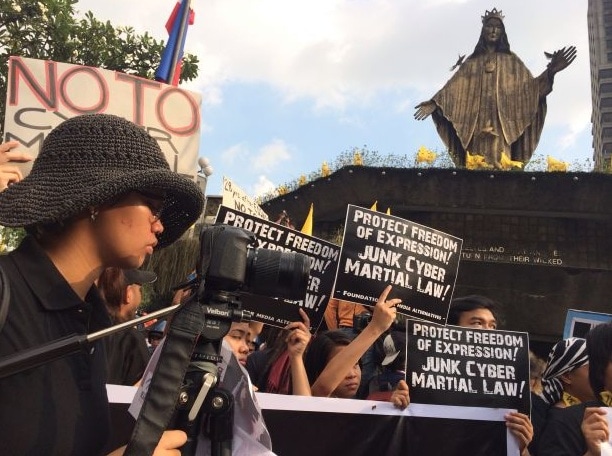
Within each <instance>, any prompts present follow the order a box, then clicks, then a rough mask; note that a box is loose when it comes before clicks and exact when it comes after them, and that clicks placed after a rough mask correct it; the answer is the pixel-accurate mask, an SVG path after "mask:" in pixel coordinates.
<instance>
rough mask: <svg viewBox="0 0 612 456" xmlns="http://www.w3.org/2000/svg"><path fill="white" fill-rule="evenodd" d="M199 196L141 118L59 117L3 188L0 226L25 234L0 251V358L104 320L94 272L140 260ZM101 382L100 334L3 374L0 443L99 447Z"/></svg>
mask: <svg viewBox="0 0 612 456" xmlns="http://www.w3.org/2000/svg"><path fill="white" fill-rule="evenodd" d="M202 206H203V195H202V194H201V191H200V190H199V188H198V186H197V185H196V184H195V182H192V181H190V180H189V179H187V178H184V177H182V176H180V175H179V174H177V173H174V172H172V171H171V170H170V167H169V165H168V163H167V161H166V159H165V158H164V155H163V153H162V152H161V150H160V148H159V145H158V144H157V142H156V141H155V139H153V138H152V137H151V136H150V135H148V134H147V133H146V132H145V131H144V130H143V129H142V128H139V127H138V126H136V125H135V124H133V123H131V122H129V121H127V120H125V119H122V118H120V117H117V116H112V115H105V114H94V115H83V116H77V117H74V118H72V119H69V120H67V121H65V122H63V123H62V124H60V125H59V126H58V127H57V128H55V129H54V130H53V131H51V132H50V133H49V135H48V136H47V138H46V139H45V141H44V143H43V145H42V148H41V151H40V153H39V155H38V157H37V159H36V160H35V162H34V165H33V167H32V171H31V173H30V174H29V175H28V176H27V177H26V178H25V179H23V180H22V181H21V182H18V183H15V184H13V185H11V186H9V188H8V189H6V190H5V191H4V192H2V193H0V225H3V226H11V227H24V228H25V229H26V231H27V233H28V235H27V236H26V238H25V239H24V240H23V242H22V243H21V245H20V246H19V247H18V248H17V249H16V250H15V251H14V252H11V253H10V254H8V255H6V256H2V257H0V269H1V270H2V272H3V274H4V275H5V280H4V282H3V284H2V287H1V293H0V296H2V295H4V296H5V297H6V299H4V300H3V301H4V303H3V306H2V308H1V309H0V317H1V316H2V315H3V313H4V314H6V321H4V325H3V326H1V321H0V327H1V328H2V329H1V330H0V358H2V357H5V356H8V355H14V354H15V353H19V352H21V351H23V350H27V349H30V348H32V347H37V346H40V345H44V344H47V343H49V342H52V341H55V340H57V339H60V338H64V337H66V336H69V335H73V334H88V333H92V332H95V331H98V330H100V329H103V328H105V327H107V326H109V325H110V320H109V317H108V314H107V313H106V310H105V307H104V302H103V301H102V300H101V298H100V296H99V294H98V291H97V289H96V287H95V286H94V282H95V280H96V279H97V278H98V277H99V275H100V274H101V272H102V271H103V270H104V269H105V268H107V267H111V266H115V267H120V268H124V269H129V268H138V267H140V266H141V265H142V263H143V261H144V259H145V257H146V256H147V255H150V254H151V253H152V252H153V250H154V249H155V248H159V247H163V246H166V245H168V244H170V243H172V242H173V241H174V240H176V239H177V238H178V237H180V236H181V235H182V234H183V232H185V230H186V229H187V228H188V227H189V226H191V224H192V223H194V222H195V220H196V219H197V217H198V216H199V214H200V213H201V210H202ZM7 304H8V313H7ZM106 380H107V375H106V367H105V352H104V346H103V344H102V341H97V342H95V343H93V344H92V345H91V346H90V347H89V348H88V351H87V352H85V351H82V352H79V353H76V354H71V355H68V356H65V357H63V358H60V359H57V360H54V361H49V362H47V363H44V364H42V365H41V366H39V367H34V368H29V369H27V370H24V371H22V372H19V373H16V374H13V375H9V376H7V377H5V378H2V379H0V404H2V406H1V407H0V429H2V433H3V438H2V446H3V450H2V451H4V452H6V454H62V455H70V454H75V455H96V454H102V453H103V451H104V450H105V444H106V442H107V439H108V436H109V431H110V430H109V416H108V415H109V406H108V399H107V395H106V387H105V383H106ZM183 436H184V434H182V433H181V432H179V431H176V433H175V434H169V435H168V437H169V438H170V439H171V440H172V439H174V438H176V437H178V439H177V441H172V442H170V443H169V444H167V445H165V446H166V447H167V448H176V447H177V446H178V445H181V444H182V442H181V439H182V437H183ZM160 445H161V444H160ZM156 454H157V453H156Z"/></svg>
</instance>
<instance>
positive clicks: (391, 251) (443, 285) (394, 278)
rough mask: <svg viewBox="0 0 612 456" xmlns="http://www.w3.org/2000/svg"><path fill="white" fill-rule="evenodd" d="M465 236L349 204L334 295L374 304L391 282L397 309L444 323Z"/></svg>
mask: <svg viewBox="0 0 612 456" xmlns="http://www.w3.org/2000/svg"><path fill="white" fill-rule="evenodd" d="M462 242H463V241H462V240H461V239H459V238H456V237H454V236H451V235H449V234H446V233H443V232H441V231H438V230H435V229H433V228H428V227H426V226H423V225H419V224H417V223H413V222H410V221H408V220H404V219H402V218H399V217H394V216H392V215H387V214H382V213H380V212H376V211H372V210H368V209H364V208H361V207H357V206H353V205H349V206H348V210H347V215H346V223H345V226H344V240H343V243H342V251H341V254H340V262H339V266H338V273H337V277H336V283H335V286H334V296H333V297H334V298H337V299H342V300H345V301H353V302H357V303H359V304H364V305H369V306H373V305H375V304H376V300H377V299H378V296H379V295H380V293H381V292H382V291H383V289H384V288H385V287H386V286H387V285H388V284H391V285H392V286H393V290H392V291H391V295H390V296H391V297H393V298H401V299H402V303H401V304H400V305H398V306H397V310H398V312H399V313H401V314H404V315H407V316H409V317H414V318H420V319H424V320H427V321H432V322H435V323H440V324H444V323H445V322H446V317H447V315H448V308H449V306H450V301H451V298H452V294H453V288H454V286H455V280H456V278H457V269H458V267H459V257H460V253H461V245H462Z"/></svg>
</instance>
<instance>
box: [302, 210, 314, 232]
mask: <svg viewBox="0 0 612 456" xmlns="http://www.w3.org/2000/svg"><path fill="white" fill-rule="evenodd" d="M312 217H313V203H310V210H309V211H308V215H307V216H306V220H305V221H304V225H303V226H302V230H301V231H302V234H307V235H308V236H312Z"/></svg>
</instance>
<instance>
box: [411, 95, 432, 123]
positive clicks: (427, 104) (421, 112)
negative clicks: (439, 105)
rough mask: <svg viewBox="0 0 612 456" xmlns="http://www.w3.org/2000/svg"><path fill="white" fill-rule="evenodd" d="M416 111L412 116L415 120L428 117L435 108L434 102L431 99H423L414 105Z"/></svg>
mask: <svg viewBox="0 0 612 456" xmlns="http://www.w3.org/2000/svg"><path fill="white" fill-rule="evenodd" d="M414 108H415V109H416V112H415V113H414V118H415V119H416V120H423V119H426V118H427V117H429V116H430V115H431V114H432V113H433V112H434V111H435V110H436V103H435V102H434V101H433V100H428V101H424V102H423V103H419V104H418V105H416V106H415V107H414Z"/></svg>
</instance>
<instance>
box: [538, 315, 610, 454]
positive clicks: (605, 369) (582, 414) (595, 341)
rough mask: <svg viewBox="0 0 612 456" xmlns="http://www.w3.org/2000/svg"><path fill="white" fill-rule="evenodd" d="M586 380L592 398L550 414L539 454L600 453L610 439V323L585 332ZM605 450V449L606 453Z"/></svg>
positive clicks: (539, 446)
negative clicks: (587, 377)
mask: <svg viewBox="0 0 612 456" xmlns="http://www.w3.org/2000/svg"><path fill="white" fill-rule="evenodd" d="M586 346H587V354H588V359H589V382H590V385H591V388H592V389H593V393H594V396H595V398H596V399H595V400H592V401H588V402H582V403H580V404H576V405H572V406H569V407H566V408H563V409H560V410H559V411H558V413H555V415H553V416H550V417H549V420H548V423H547V424H546V427H545V428H544V432H543V433H542V437H541V438H540V443H539V445H538V456H574V455H580V456H583V455H584V456H599V455H601V454H603V453H602V450H601V446H602V443H604V442H609V441H610V429H609V427H608V417H607V414H608V410H607V409H606V408H607V407H612V323H602V324H600V325H597V326H595V327H594V328H592V329H591V330H590V331H589V332H588V333H587V335H586ZM606 454H607V453H606Z"/></svg>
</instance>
